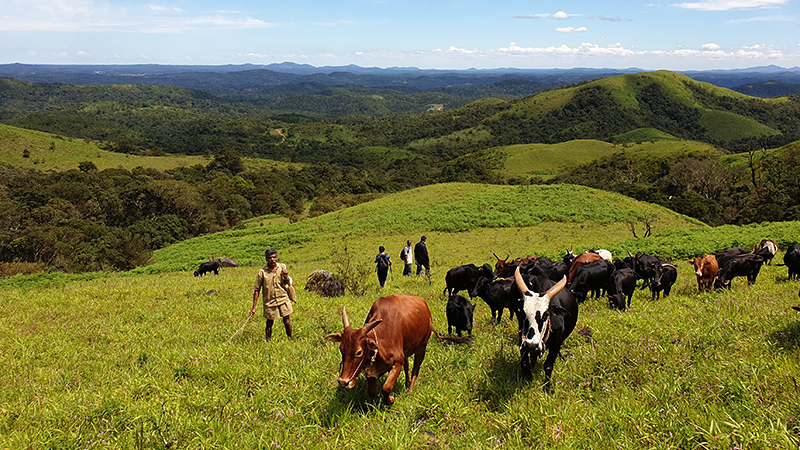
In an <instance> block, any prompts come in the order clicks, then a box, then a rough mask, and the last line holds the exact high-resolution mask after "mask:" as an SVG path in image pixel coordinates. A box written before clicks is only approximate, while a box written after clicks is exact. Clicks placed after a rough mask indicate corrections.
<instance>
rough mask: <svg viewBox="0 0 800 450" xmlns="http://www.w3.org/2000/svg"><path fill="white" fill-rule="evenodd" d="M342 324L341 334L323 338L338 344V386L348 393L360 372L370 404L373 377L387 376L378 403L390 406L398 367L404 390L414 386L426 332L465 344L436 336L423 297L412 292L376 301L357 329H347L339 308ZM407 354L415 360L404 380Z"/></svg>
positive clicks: (375, 384) (344, 313) (374, 389)
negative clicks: (339, 358)
mask: <svg viewBox="0 0 800 450" xmlns="http://www.w3.org/2000/svg"><path fill="white" fill-rule="evenodd" d="M342 323H343V324H344V332H342V333H334V334H329V335H327V336H325V339H327V340H329V341H333V342H339V351H340V352H341V353H342V366H341V372H340V374H339V386H340V387H343V388H345V389H352V388H353V386H355V385H356V379H357V378H358V375H359V374H360V373H361V372H364V375H365V376H366V377H367V392H368V393H369V397H370V399H371V400H373V401H374V400H375V398H376V397H377V396H378V378H380V377H381V376H382V375H383V374H385V373H386V372H389V375H388V376H387V377H386V381H385V382H384V383H383V388H382V389H381V392H382V393H383V401H384V403H386V404H388V405H391V404H392V403H394V396H392V395H391V394H392V390H393V389H394V383H395V382H396V381H397V378H398V377H399V376H400V369H403V370H404V372H405V375H406V389H408V390H409V391H411V390H412V389H413V388H414V382H415V381H416V380H417V375H419V367H420V366H421V365H422V361H423V360H424V359H425V351H426V349H427V346H428V339H430V337H431V333H433V334H435V335H436V337H437V338H439V339H442V340H448V341H454V342H464V341H465V339H464V338H455V337H448V336H439V333H437V332H436V330H434V329H433V319H432V318H431V311H430V309H428V304H427V303H426V302H425V299H424V298H422V297H417V296H415V295H411V294H392V295H387V296H386V297H381V298H379V299H377V300H375V303H373V304H372V308H370V310H369V314H367V318H366V320H365V321H364V326H363V327H361V328H359V329H353V328H351V327H350V320H349V319H348V318H347V310H346V309H345V308H344V307H342ZM411 355H416V356H415V357H414V368H413V369H412V370H411V377H409V376H408V359H409V358H410V357H411Z"/></svg>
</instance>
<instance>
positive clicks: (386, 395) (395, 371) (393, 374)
mask: <svg viewBox="0 0 800 450" xmlns="http://www.w3.org/2000/svg"><path fill="white" fill-rule="evenodd" d="M403 364H404V363H401V362H399V361H398V362H396V363H394V365H393V366H392V369H391V370H389V374H388V375H387V376H386V381H384V383H383V388H382V389H381V393H382V394H383V402H384V403H386V404H387V405H391V404H392V403H394V396H392V390H393V389H394V384H395V382H397V378H398V377H399V376H400V371H401V370H402V368H403Z"/></svg>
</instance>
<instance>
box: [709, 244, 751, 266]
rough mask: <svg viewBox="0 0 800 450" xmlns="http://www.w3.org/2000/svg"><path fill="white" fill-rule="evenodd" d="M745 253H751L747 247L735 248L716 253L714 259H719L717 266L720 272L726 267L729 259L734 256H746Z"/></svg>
mask: <svg viewBox="0 0 800 450" xmlns="http://www.w3.org/2000/svg"><path fill="white" fill-rule="evenodd" d="M745 253H750V250H749V249H748V248H747V247H733V248H729V249H727V250H723V251H721V252H717V253H715V254H714V257H715V258H717V266H718V267H719V270H722V268H723V267H725V263H726V262H727V261H728V260H729V259H731V258H733V257H734V256H739V255H744V254H745Z"/></svg>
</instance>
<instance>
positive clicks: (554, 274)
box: [520, 256, 569, 281]
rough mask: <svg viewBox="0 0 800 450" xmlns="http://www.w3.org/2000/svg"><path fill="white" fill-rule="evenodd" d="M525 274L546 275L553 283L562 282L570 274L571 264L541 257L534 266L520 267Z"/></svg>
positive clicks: (534, 262)
mask: <svg viewBox="0 0 800 450" xmlns="http://www.w3.org/2000/svg"><path fill="white" fill-rule="evenodd" d="M520 271H521V272H522V273H523V274H530V275H534V274H544V275H545V276H547V278H550V279H551V280H553V281H560V280H561V279H562V278H564V277H565V276H568V274H569V264H567V263H565V262H564V261H553V260H551V259H550V258H548V257H546V256H540V257H539V258H538V259H536V261H533V264H530V263H528V264H527V265H525V266H520Z"/></svg>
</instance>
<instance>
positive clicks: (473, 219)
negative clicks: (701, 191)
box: [134, 183, 705, 273]
mask: <svg viewBox="0 0 800 450" xmlns="http://www.w3.org/2000/svg"><path fill="white" fill-rule="evenodd" d="M645 220H650V221H651V222H653V223H654V224H655V226H654V230H655V231H654V232H655V233H656V234H658V235H661V234H664V233H667V232H669V231H673V230H684V229H688V228H698V227H699V228H703V227H705V226H704V225H703V224H701V223H700V222H697V221H695V220H692V219H690V218H688V217H685V216H681V215H678V214H675V213H673V212H672V211H669V210H667V209H665V208H662V207H660V206H657V205H651V204H646V203H641V202H637V201H633V200H631V199H629V198H627V197H624V196H621V195H618V194H614V193H609V192H604V191H600V190H595V189H590V188H585V187H582V186H574V185H555V186H495V185H481V184H471V183H446V184H438V185H432V186H426V187H421V188H417V189H411V190H408V191H403V192H400V193H397V194H391V195H387V196H384V197H382V198H380V199H377V200H373V201H370V202H367V203H362V204H360V205H357V206H354V207H350V208H347V209H344V210H341V211H337V212H332V213H328V214H325V215H322V216H319V217H316V218H313V219H308V220H304V221H300V222H296V223H292V224H282V225H275V226H266V227H260V226H259V227H255V228H247V229H239V230H230V231H226V232H222V233H215V234H212V235H208V236H202V237H198V238H194V239H189V240H186V241H183V242H181V243H178V244H174V245H171V246H170V247H167V248H164V249H161V250H158V251H156V252H155V262H154V263H153V264H151V265H149V266H146V267H140V268H138V269H136V270H134V273H160V272H164V271H176V270H177V271H182V270H189V269H190V268H192V267H194V266H195V265H196V264H197V263H198V262H201V261H204V260H206V258H209V257H214V256H230V257H233V258H235V259H237V260H238V261H239V262H240V263H242V264H244V265H257V264H260V262H261V261H263V249H265V248H267V247H275V248H282V249H286V252H285V253H284V254H283V256H282V258H284V259H288V260H290V261H301V260H302V261H305V263H313V262H314V261H316V260H321V259H325V258H327V257H328V255H329V254H330V250H332V249H334V248H335V247H338V246H341V245H342V242H343V240H344V241H347V245H348V246H349V248H351V249H352V251H354V252H356V253H358V254H363V255H369V253H370V252H372V250H373V249H377V248H378V246H379V245H385V246H386V247H387V248H389V249H391V248H392V246H393V245H395V246H400V247H398V249H397V250H398V251H399V249H400V248H401V247H402V245H401V244H403V243H404V242H405V241H406V240H407V239H412V240H413V239H417V238H418V237H419V235H421V234H425V235H427V236H428V238H429V243H430V245H431V247H432V248H437V250H436V254H438V255H441V256H436V257H435V259H436V260H437V264H453V263H454V262H455V261H454V260H453V258H457V260H458V261H464V262H463V263H466V262H470V261H472V260H473V259H474V258H476V257H478V254H474V253H473V252H471V251H470V250H468V249H470V248H475V249H477V248H479V247H482V248H483V251H481V252H480V253H481V255H482V256H481V259H486V258H491V252H497V253H498V254H500V253H503V254H506V253H511V254H522V253H525V254H528V253H535V254H548V255H553V256H556V255H557V254H559V252H562V250H563V248H564V246H565V245H576V244H577V243H578V242H582V243H584V245H592V246H608V245H611V244H613V243H615V242H620V241H624V240H626V239H628V238H630V237H632V236H631V231H630V228H629V227H630V225H629V222H630V223H633V224H634V225H635V226H636V227H638V228H639V229H640V230H642V232H643V230H644V221H645ZM598 230H602V233H599V234H598V233H597V231H598ZM570 233H572V234H574V236H575V239H574V242H573V243H572V244H570V243H569V242H564V241H563V240H561V239H559V240H551V239H549V238H548V237H547V236H551V235H561V236H568V235H569V234H570ZM471 242H472V243H471ZM465 250H466V251H465ZM442 258H443V259H442Z"/></svg>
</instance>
